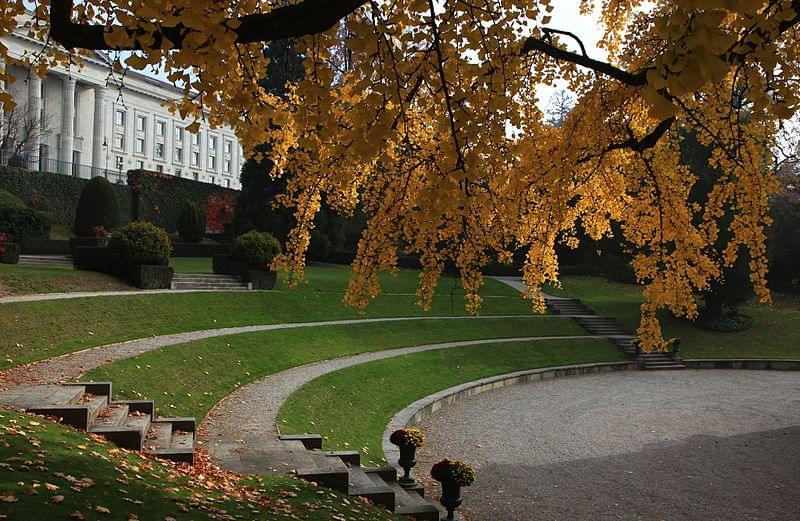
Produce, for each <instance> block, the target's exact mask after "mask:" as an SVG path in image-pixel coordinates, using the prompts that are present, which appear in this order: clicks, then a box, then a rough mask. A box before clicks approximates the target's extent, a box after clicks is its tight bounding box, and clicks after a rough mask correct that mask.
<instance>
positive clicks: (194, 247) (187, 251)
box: [172, 242, 231, 257]
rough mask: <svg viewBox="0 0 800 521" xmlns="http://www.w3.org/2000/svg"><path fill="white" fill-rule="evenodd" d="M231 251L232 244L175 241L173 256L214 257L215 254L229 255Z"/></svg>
mask: <svg viewBox="0 0 800 521" xmlns="http://www.w3.org/2000/svg"><path fill="white" fill-rule="evenodd" d="M230 252H231V245H230V244H197V243H191V242H173V243H172V256H173V257H213V256H214V255H219V254H222V255H228V254H229V253H230Z"/></svg>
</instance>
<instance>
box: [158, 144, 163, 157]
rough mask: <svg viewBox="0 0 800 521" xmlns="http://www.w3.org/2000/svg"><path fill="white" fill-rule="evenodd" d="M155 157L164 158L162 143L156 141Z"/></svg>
mask: <svg viewBox="0 0 800 521" xmlns="http://www.w3.org/2000/svg"><path fill="white" fill-rule="evenodd" d="M156 157H157V158H159V159H164V143H156Z"/></svg>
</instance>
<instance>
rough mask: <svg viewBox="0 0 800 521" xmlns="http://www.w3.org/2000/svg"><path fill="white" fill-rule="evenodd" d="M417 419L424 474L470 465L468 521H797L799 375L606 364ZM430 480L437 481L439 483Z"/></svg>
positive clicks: (491, 394)
mask: <svg viewBox="0 0 800 521" xmlns="http://www.w3.org/2000/svg"><path fill="white" fill-rule="evenodd" d="M421 427H422V428H423V429H424V430H425V431H426V433H427V435H428V441H429V445H428V446H427V447H425V448H424V449H422V451H421V453H420V454H419V457H418V460H419V464H418V468H419V469H422V471H424V472H427V471H428V470H429V469H430V467H431V466H432V465H433V463H435V462H436V461H438V460H439V459H441V458H444V457H448V458H457V459H462V460H464V461H466V462H468V463H470V464H472V465H474V466H475V467H476V470H477V474H478V481H477V483H476V484H475V486H473V487H470V488H468V489H465V490H464V513H465V514H466V517H467V518H468V519H470V520H471V521H478V520H490V519H518V520H526V521H527V520H564V519H591V520H597V519H600V520H603V519H626V520H632V519H647V520H668V521H681V520H687V521H688V520H699V519H703V520H756V519H758V520H789V519H797V518H798V512H800V494H798V490H800V373H796V372H775V371H664V372H641V371H637V372H635V373H610V374H605V375H599V376H587V377H582V378H567V379H558V380H551V381H547V382H542V383H534V384H531V385H523V386H519V387H510V388H506V389H501V390H496V391H490V392H488V393H485V394H482V395H480V396H477V397H475V398H474V399H471V400H467V401H464V402H460V403H458V404H456V405H455V406H454V407H453V408H449V409H444V410H440V411H438V412H437V413H435V414H434V415H433V416H432V417H431V418H430V419H428V420H426V421H425V422H423V424H422V425H421ZM434 490H438V487H437V488H436V489H434Z"/></svg>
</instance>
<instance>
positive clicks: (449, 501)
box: [439, 481, 461, 521]
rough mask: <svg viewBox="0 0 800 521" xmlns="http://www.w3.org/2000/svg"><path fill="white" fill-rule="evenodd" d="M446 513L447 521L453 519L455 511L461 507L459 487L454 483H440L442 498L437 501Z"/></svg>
mask: <svg viewBox="0 0 800 521" xmlns="http://www.w3.org/2000/svg"><path fill="white" fill-rule="evenodd" d="M439 502H440V503H441V504H442V506H443V507H444V509H445V510H446V511H447V517H446V518H444V519H446V520H447V521H451V520H454V519H455V511H456V509H457V508H458V507H460V506H461V485H459V484H458V483H456V482H455V481H442V498H441V499H440V500H439Z"/></svg>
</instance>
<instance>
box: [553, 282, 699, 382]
mask: <svg viewBox="0 0 800 521" xmlns="http://www.w3.org/2000/svg"><path fill="white" fill-rule="evenodd" d="M545 303H546V304H547V307H548V309H550V311H551V312H552V313H555V314H557V315H570V316H572V318H573V319H574V320H575V321H576V322H577V323H578V324H580V325H581V327H583V328H584V329H585V330H586V331H587V332H588V333H589V334H591V335H597V336H602V337H606V338H607V339H609V340H610V341H611V342H612V343H613V344H614V345H615V346H617V347H618V348H619V349H620V350H621V351H622V352H623V353H624V354H625V356H627V357H628V358H629V359H631V360H636V361H637V362H638V364H639V367H640V368H642V369H650V370H653V369H684V368H685V366H684V365H683V359H682V358H681V357H680V356H678V355H677V354H676V353H675V352H663V351H662V352H654V353H642V352H640V351H639V350H637V348H636V340H637V339H636V335H634V334H633V333H632V332H630V331H628V330H627V329H625V328H624V327H622V326H621V325H620V324H619V322H617V321H616V320H615V319H613V318H611V317H604V316H600V315H597V314H595V312H594V311H592V310H591V309H589V307H588V306H586V304H584V303H583V302H581V300H580V299H577V298H554V297H545Z"/></svg>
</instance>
